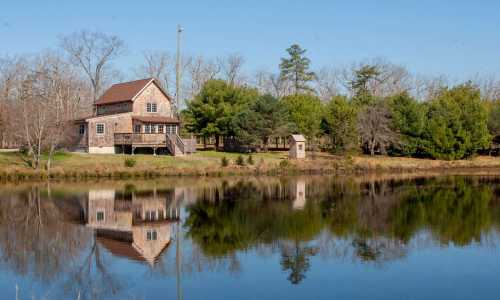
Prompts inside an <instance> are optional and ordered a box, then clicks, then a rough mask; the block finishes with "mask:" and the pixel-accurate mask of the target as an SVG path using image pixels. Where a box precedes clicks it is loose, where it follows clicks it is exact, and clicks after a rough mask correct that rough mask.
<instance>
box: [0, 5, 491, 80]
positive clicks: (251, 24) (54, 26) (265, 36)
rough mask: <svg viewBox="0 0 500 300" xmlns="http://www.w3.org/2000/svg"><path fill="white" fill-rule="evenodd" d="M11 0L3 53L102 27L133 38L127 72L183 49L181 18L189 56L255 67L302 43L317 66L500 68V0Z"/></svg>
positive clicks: (0, 42) (1, 17) (458, 71)
mask: <svg viewBox="0 0 500 300" xmlns="http://www.w3.org/2000/svg"><path fill="white" fill-rule="evenodd" d="M3 2H5V3H2V5H1V7H0V54H26V53H28V54H29V53H35V52H37V51H40V50H43V49H46V48H51V47H52V48H54V47H56V46H57V43H58V36H60V35H61V34H66V33H70V32H72V31H76V30H80V29H91V30H96V29H97V30H101V31H104V32H107V33H112V34H116V35H119V36H120V37H121V38H122V39H124V40H125V41H126V43H127V45H128V49H129V50H128V52H127V54H126V56H124V57H122V58H121V59H120V60H119V61H118V62H117V66H118V67H119V69H120V70H122V71H123V72H125V73H127V72H129V71H130V69H131V68H132V67H133V66H135V65H137V64H138V63H139V62H140V60H141V51H142V50H144V49H164V50H167V51H170V52H171V53H174V52H175V28H176V25H177V24H179V23H180V24H182V26H183V27H184V28H185V33H184V42H183V48H184V51H185V52H186V53H189V54H203V55H205V56H218V55H225V54H229V53H239V54H241V55H243V56H244V57H245V58H246V62H247V63H246V68H247V70H249V71H251V70H256V69H267V70H269V71H273V70H276V69H277V65H278V63H279V59H280V57H282V56H284V52H285V49H286V48H287V47H288V46H289V45H290V44H292V43H299V44H300V45H302V46H303V47H304V48H306V49H307V50H308V56H309V57H310V58H311V60H312V62H313V67H314V68H317V67H320V66H322V65H346V64H350V63H352V62H355V61H363V60H366V59H370V58H374V57H383V58H386V59H388V60H390V61H392V62H394V63H398V64H403V65H405V66H406V67H408V68H409V69H410V70H412V71H414V72H416V73H420V74H427V75H438V74H448V75H450V76H452V77H455V78H467V77H470V76H473V75H475V74H478V73H480V74H488V75H491V74H496V75H500V1H498V0H497V1H494V0H477V1H466V0H454V1H449V0H432V1H431V0H418V1H417V0H407V1H404V0H399V1H396V0H379V1H375V0H373V1H368V0H365V1H361V0H360V1H356V0H352V1H336V0H332V1H326V0H324V1H323V0H317V1H292V0H290V1H285V0H267V1H258V0H254V1H243V0H241V1H236V0H233V1H227V0H218V1H212V0H205V1H187V0H186V1H170V0H163V1H161V0H158V1H155V0H150V1H128V0H122V1H114V0H110V1H104V0H101V1H98V0H85V1H84V0H81V1H69V0H68V1H62V0H61V1H55V0H45V1H42V0H38V1H35V0H32V1H26V0H25V1H21V0H16V1H14V0H3Z"/></svg>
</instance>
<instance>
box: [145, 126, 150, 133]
mask: <svg viewBox="0 0 500 300" xmlns="http://www.w3.org/2000/svg"><path fill="white" fill-rule="evenodd" d="M144 133H151V125H149V124H146V125H144Z"/></svg>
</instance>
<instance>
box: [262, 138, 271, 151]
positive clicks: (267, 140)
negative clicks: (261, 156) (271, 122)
mask: <svg viewBox="0 0 500 300" xmlns="http://www.w3.org/2000/svg"><path fill="white" fill-rule="evenodd" d="M262 142H263V143H264V152H267V149H268V148H269V147H268V145H269V137H267V136H266V137H265V138H264V139H263V141H262Z"/></svg>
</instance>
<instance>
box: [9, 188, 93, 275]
mask: <svg viewBox="0 0 500 300" xmlns="http://www.w3.org/2000/svg"><path fill="white" fill-rule="evenodd" d="M2 200H3V201H0V235H1V238H0V248H1V255H2V261H3V262H4V263H5V264H7V265H9V266H10V268H11V269H12V270H13V271H14V272H17V273H19V274H22V275H27V274H29V273H32V274H33V275H34V276H35V277H37V278H39V279H40V280H42V281H46V282H49V281H52V280H54V279H56V278H57V276H58V274H59V273H60V272H61V271H65V270H67V269H68V268H70V262H71V261H73V260H74V259H75V258H76V257H78V255H80V253H81V250H82V249H83V248H84V247H85V245H86V243H87V242H88V237H89V236H88V235H87V234H86V232H85V230H84V229H83V228H81V227H78V226H76V225H71V224H63V223H62V221H61V220H62V219H63V216H61V214H60V213H59V211H58V209H57V208H56V207H55V205H54V203H53V202H52V201H50V200H49V199H47V192H46V190H42V189H41V188H39V187H37V186H33V187H31V188H28V189H26V190H25V191H24V192H23V193H19V194H14V195H11V196H10V197H9V198H7V199H2Z"/></svg>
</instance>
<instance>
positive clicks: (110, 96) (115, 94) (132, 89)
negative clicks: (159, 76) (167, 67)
mask: <svg viewBox="0 0 500 300" xmlns="http://www.w3.org/2000/svg"><path fill="white" fill-rule="evenodd" d="M151 82H154V83H155V84H156V86H158V88H159V89H160V90H161V91H162V93H164V94H165V96H166V97H167V98H168V99H169V100H170V96H169V95H168V94H167V93H166V92H165V91H164V90H163V89H162V88H161V86H160V85H159V84H158V82H156V80H155V79H154V78H146V79H140V80H135V81H129V82H122V83H117V84H114V85H112V86H111V87H110V88H109V89H107V90H106V92H104V94H103V95H102V96H101V97H100V98H99V99H97V101H96V102H95V103H94V104H95V105H104V104H112V103H119V102H127V101H133V100H134V98H135V97H136V96H137V95H138V94H139V93H140V92H141V91H142V90H144V88H145V87H146V86H148V85H149V84H150V83H151Z"/></svg>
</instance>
